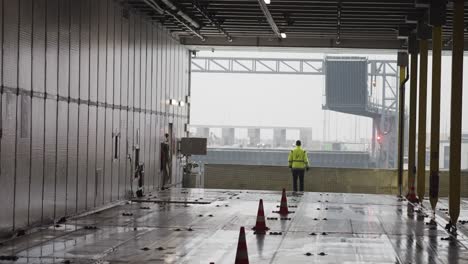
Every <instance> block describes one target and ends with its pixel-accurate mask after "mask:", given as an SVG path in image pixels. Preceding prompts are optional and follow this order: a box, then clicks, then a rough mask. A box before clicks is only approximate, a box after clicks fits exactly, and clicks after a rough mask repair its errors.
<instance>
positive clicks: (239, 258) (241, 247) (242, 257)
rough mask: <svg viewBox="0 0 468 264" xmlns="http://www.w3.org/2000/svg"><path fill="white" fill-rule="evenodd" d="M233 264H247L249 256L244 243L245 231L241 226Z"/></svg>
mask: <svg viewBox="0 0 468 264" xmlns="http://www.w3.org/2000/svg"><path fill="white" fill-rule="evenodd" d="M235 264H249V254H248V253H247V243H246V242H245V229H244V227H243V226H242V227H241V228H240V233H239V242H238V243H237V253H236V261H235Z"/></svg>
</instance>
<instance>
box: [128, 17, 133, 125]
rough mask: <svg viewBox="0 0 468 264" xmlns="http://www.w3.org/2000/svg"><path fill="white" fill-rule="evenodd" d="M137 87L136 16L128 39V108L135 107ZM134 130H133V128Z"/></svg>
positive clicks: (130, 19)
mask: <svg viewBox="0 0 468 264" xmlns="http://www.w3.org/2000/svg"><path fill="white" fill-rule="evenodd" d="M133 87H135V16H134V15H130V18H129V38H128V93H127V102H128V104H127V105H128V106H130V107H134V105H135V103H134V101H133V98H134V88H133ZM132 129H133V128H132Z"/></svg>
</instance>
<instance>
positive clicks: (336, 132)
mask: <svg viewBox="0 0 468 264" xmlns="http://www.w3.org/2000/svg"><path fill="white" fill-rule="evenodd" d="M324 52H325V53H326V54H327V55H339V56H348V55H352V56H363V57H367V58H368V59H394V60H396V54H395V55H394V54H393V53H391V52H388V51H387V52H385V53H380V54H377V53H372V54H369V53H362V52H359V53H358V52H356V51H351V52H352V53H346V54H343V53H340V54H338V53H336V51H333V50H330V51H323V50H322V51H321V52H320V53H319V52H315V53H312V52H309V53H303V52H301V53H286V52H262V51H250V52H249V51H216V50H215V51H214V52H211V51H201V52H199V53H198V56H215V57H259V58H272V57H275V58H323V57H324V56H325V53H324ZM348 52H349V51H348ZM356 53H358V54H356ZM431 63H432V58H431V57H430V58H429V69H428V119H429V120H428V123H427V128H428V129H427V130H428V131H430V105H431V103H430V102H431V99H430V98H431V72H432V67H431ZM464 76H465V78H466V77H468V69H466V67H465V70H464ZM450 80H451V56H449V54H446V56H443V59H442V95H441V109H442V111H441V133H449V129H450V128H449V127H450V126H449V122H450V88H451V83H450ZM409 85H410V84H409V82H408V84H407V86H406V87H407V90H406V91H407V92H406V98H407V103H408V102H409V87H410V86H409ZM191 87H192V95H191V124H195V125H196V124H204V125H240V126H241V125H258V126H291V127H312V129H313V138H314V140H322V139H325V140H329V141H349V142H353V141H355V140H359V139H360V138H366V139H368V138H370V137H371V125H372V121H371V119H370V118H366V117H359V116H353V115H348V114H341V113H336V112H331V111H324V110H322V103H323V102H324V98H323V93H324V77H323V76H313V75H273V74H222V73H192V86H191ZM463 87H464V95H463V98H464V100H463V101H464V102H467V100H465V99H467V98H468V88H467V87H468V83H467V82H466V81H465V82H464V84H463ZM467 109H468V106H467V105H466V103H465V104H464V105H463V114H464V115H463V131H468V114H467ZM324 127H325V129H324ZM324 134H325V135H326V136H325V137H323V135H324Z"/></svg>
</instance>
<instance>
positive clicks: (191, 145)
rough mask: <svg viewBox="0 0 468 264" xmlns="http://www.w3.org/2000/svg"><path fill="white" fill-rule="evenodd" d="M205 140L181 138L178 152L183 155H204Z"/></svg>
mask: <svg viewBox="0 0 468 264" xmlns="http://www.w3.org/2000/svg"><path fill="white" fill-rule="evenodd" d="M206 148H207V139H206V138H182V139H181V140H180V152H181V153H182V154H183V155H186V156H189V155H206V152H207V149H206Z"/></svg>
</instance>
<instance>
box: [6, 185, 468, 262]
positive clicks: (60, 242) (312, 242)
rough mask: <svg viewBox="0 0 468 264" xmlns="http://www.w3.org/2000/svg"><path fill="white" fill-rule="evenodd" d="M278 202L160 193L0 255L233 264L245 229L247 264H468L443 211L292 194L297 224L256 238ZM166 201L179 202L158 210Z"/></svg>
mask: <svg viewBox="0 0 468 264" xmlns="http://www.w3.org/2000/svg"><path fill="white" fill-rule="evenodd" d="M280 197H281V193H280V192H268V191H226V190H202V189H191V190H190V189H187V190H183V189H173V190H168V191H163V192H155V193H153V194H152V195H151V196H150V197H146V198H144V202H142V203H136V202H134V203H129V204H125V205H119V206H116V207H113V208H110V209H107V210H104V211H101V212H98V213H94V214H91V215H88V216H83V217H78V218H76V219H69V220H67V222H66V223H65V224H60V225H57V226H52V227H47V228H43V229H41V230H40V231H38V232H35V233H32V234H28V235H26V236H23V237H19V238H16V239H14V240H12V241H9V242H6V243H4V244H3V245H2V246H0V256H17V257H19V258H18V259H17V260H16V261H15V262H12V263H210V262H214V263H234V259H235V253H236V246H237V239H238V235H239V227H240V226H245V227H246V230H248V231H247V234H246V240H247V246H248V253H249V259H250V263H450V264H454V263H468V225H467V228H465V227H463V225H459V232H458V233H459V234H458V236H457V237H453V236H451V235H449V234H448V233H447V232H446V231H445V229H444V226H445V224H446V223H447V220H448V219H447V216H446V212H445V211H443V210H438V211H437V216H436V220H437V222H438V225H437V226H430V225H427V224H426V222H428V221H429V219H430V218H428V216H427V215H425V213H418V212H416V211H415V209H414V208H413V207H412V206H411V205H408V204H407V202H405V201H398V199H397V198H396V197H394V196H389V195H367V194H366V195H363V194H341V193H328V194H327V193H323V194H320V193H305V194H304V195H303V196H292V195H289V194H288V199H289V200H288V202H289V205H292V206H294V205H295V206H297V208H291V210H295V213H293V214H290V215H289V217H290V218H291V220H267V225H268V226H269V227H270V228H271V230H270V231H272V232H282V234H281V235H271V234H267V235H264V236H257V235H254V234H253V231H251V230H250V228H251V227H252V226H253V225H254V224H255V219H256V213H257V207H258V199H259V198H263V200H264V207H265V214H266V216H267V217H278V215H276V214H274V213H272V211H273V210H277V208H276V206H277V205H278V204H279V200H280ZM147 199H149V200H147ZM168 200H171V201H173V202H175V203H161V201H168ZM155 202H157V203H155ZM185 202H189V203H188V204H185ZM462 207H463V208H462V209H463V210H462V212H461V217H460V219H461V220H467V219H468V200H464V201H463V202H462ZM439 208H441V209H444V208H447V201H446V200H444V199H442V200H441V202H440V203H439ZM124 214H125V215H124ZM312 233H314V234H312ZM447 238H448V239H447ZM308 253H309V254H308ZM321 253H323V254H321ZM0 262H2V261H0ZM2 263H4V262H2ZM5 263H9V262H7V261H5Z"/></svg>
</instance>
